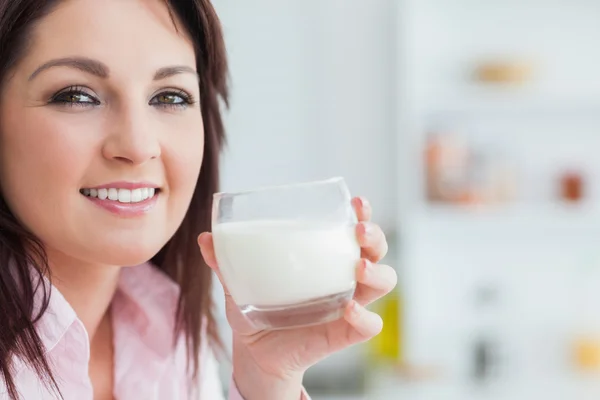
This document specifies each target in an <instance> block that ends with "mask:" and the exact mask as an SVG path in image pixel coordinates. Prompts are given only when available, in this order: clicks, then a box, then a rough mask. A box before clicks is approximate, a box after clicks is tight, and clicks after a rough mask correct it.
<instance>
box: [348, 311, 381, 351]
mask: <svg viewBox="0 0 600 400" xmlns="http://www.w3.org/2000/svg"><path fill="white" fill-rule="evenodd" d="M344 319H345V320H346V321H347V322H348V324H349V326H348V329H347V331H346V339H347V345H348V346H351V345H353V344H357V343H362V342H365V341H367V340H369V339H371V338H373V337H374V336H376V335H378V334H379V333H380V332H381V330H382V329H383V320H382V319H381V317H380V316H379V315H377V314H375V313H374V312H371V311H369V310H367V309H366V308H364V307H363V306H361V305H360V304H358V303H357V302H356V301H351V302H350V304H349V305H348V307H347V308H346V312H345V314H344Z"/></svg>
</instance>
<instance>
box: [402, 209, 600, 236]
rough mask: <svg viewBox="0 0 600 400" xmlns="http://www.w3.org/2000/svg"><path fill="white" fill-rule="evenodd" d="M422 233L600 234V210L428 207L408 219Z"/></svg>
mask: <svg viewBox="0 0 600 400" xmlns="http://www.w3.org/2000/svg"><path fill="white" fill-rule="evenodd" d="M405 222H406V223H407V224H408V225H409V226H410V227H411V228H413V229H417V230H419V231H421V232H433V233H439V234H443V235H447V234H457V235H469V236H472V235H502V236H507V235H513V236H515V237H522V236H523V235H530V234H532V235H536V236H537V237H540V236H549V235H552V236H559V237H561V236H564V237H567V236H571V235H575V236H576V237H581V236H583V235H590V236H593V237H596V236H598V235H600V209H599V208H598V207H593V206H591V205H578V206H568V205H561V204H548V205H540V206H527V205H519V206H517V205H513V206H504V207H501V206H498V207H496V208H492V207H479V208H467V207H460V206H437V205H436V206H433V205H430V206H425V207H423V208H422V209H419V211H416V212H415V213H413V214H411V215H410V216H408V218H407V220H406V221H405Z"/></svg>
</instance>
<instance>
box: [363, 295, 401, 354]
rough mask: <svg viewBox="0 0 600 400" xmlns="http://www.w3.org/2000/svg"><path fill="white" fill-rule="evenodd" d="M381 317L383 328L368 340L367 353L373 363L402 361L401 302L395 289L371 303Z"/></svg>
mask: <svg viewBox="0 0 600 400" xmlns="http://www.w3.org/2000/svg"><path fill="white" fill-rule="evenodd" d="M373 310H374V311H375V312H377V313H378V314H379V315H381V318H382V319H383V330H382V331H381V333H380V334H379V335H377V336H376V337H375V338H373V339H372V340H371V341H370V342H369V355H370V358H371V362H372V363H375V364H399V363H401V362H402V325H401V321H402V302H401V297H400V293H398V291H397V290H394V291H392V292H391V293H390V294H388V295H387V296H385V297H384V298H382V299H381V300H379V301H378V302H376V303H375V304H374V305H373Z"/></svg>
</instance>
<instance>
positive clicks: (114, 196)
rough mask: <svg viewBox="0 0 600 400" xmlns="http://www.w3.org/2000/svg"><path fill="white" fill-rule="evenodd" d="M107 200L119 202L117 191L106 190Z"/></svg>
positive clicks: (112, 189)
mask: <svg viewBox="0 0 600 400" xmlns="http://www.w3.org/2000/svg"><path fill="white" fill-rule="evenodd" d="M108 199H109V200H113V201H117V200H119V191H118V190H117V189H114V188H110V189H108Z"/></svg>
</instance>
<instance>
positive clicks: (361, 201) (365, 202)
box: [359, 197, 369, 208]
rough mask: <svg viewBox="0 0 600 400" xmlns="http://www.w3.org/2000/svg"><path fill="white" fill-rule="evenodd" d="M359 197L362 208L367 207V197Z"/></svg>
mask: <svg viewBox="0 0 600 400" xmlns="http://www.w3.org/2000/svg"><path fill="white" fill-rule="evenodd" d="M359 199H360V206H361V207H362V208H367V207H368V206H369V201H368V200H367V199H365V198H364V197H359Z"/></svg>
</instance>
